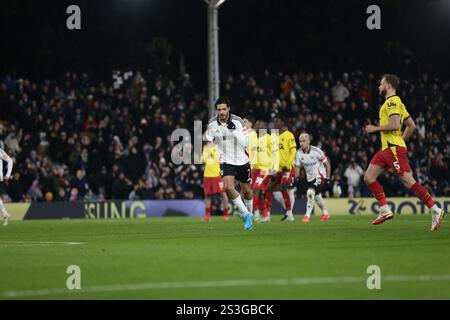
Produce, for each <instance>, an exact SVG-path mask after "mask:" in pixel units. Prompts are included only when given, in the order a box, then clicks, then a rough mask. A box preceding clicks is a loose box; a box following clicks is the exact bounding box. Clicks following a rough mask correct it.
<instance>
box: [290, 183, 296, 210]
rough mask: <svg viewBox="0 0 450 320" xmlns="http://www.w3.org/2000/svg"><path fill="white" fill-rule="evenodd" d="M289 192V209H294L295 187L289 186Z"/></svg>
mask: <svg viewBox="0 0 450 320" xmlns="http://www.w3.org/2000/svg"><path fill="white" fill-rule="evenodd" d="M288 193H289V199H290V200H291V209H292V211H294V205H295V187H290V188H289V189H288Z"/></svg>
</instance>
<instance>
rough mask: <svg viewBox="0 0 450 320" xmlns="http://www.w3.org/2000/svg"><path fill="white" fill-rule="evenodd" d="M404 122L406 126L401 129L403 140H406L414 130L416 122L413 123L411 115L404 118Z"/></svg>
mask: <svg viewBox="0 0 450 320" xmlns="http://www.w3.org/2000/svg"><path fill="white" fill-rule="evenodd" d="M404 124H405V126H406V128H405V130H404V131H403V140H405V141H408V140H409V138H410V137H411V135H412V134H413V132H414V130H416V124H415V123H414V120H413V119H412V118H411V117H409V118H408V119H406V120H405V121H404Z"/></svg>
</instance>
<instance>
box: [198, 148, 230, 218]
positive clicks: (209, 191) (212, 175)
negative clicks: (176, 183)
mask: <svg viewBox="0 0 450 320" xmlns="http://www.w3.org/2000/svg"><path fill="white" fill-rule="evenodd" d="M202 162H203V163H204V164H205V172H204V173H203V190H204V194H205V216H204V218H203V220H204V221H206V222H209V220H210V217H211V200H212V196H213V195H215V194H220V195H221V197H222V206H223V221H228V219H229V217H228V197H227V195H226V193H225V189H224V186H223V181H222V177H221V176H220V164H219V150H218V148H217V146H216V145H215V144H214V143H212V142H208V143H207V144H206V145H205V147H204V148H203V153H202Z"/></svg>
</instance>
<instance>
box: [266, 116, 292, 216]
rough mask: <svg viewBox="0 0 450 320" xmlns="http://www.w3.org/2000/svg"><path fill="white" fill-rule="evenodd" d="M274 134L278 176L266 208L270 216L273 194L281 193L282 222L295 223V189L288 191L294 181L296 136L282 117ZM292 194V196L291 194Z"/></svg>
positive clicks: (274, 155)
mask: <svg viewBox="0 0 450 320" xmlns="http://www.w3.org/2000/svg"><path fill="white" fill-rule="evenodd" d="M274 129H275V131H274V133H273V134H271V146H272V167H273V169H274V170H276V171H277V172H276V174H275V175H273V176H272V181H271V182H270V185H269V188H268V191H267V197H266V208H267V210H268V212H269V216H270V208H271V206H272V198H273V192H275V191H281V194H282V195H283V199H284V206H285V208H286V214H285V215H284V217H283V218H282V219H281V220H282V221H290V222H292V221H295V219H294V216H293V214H292V201H291V198H294V194H293V189H291V191H289V190H288V188H289V186H290V185H291V184H292V182H293V179H294V174H295V172H294V160H295V153H296V151H297V144H296V142H295V137H294V134H293V133H292V132H291V131H289V130H288V127H287V126H286V121H284V120H283V119H282V118H281V117H280V116H278V117H276V118H275V119H274ZM290 192H291V194H290Z"/></svg>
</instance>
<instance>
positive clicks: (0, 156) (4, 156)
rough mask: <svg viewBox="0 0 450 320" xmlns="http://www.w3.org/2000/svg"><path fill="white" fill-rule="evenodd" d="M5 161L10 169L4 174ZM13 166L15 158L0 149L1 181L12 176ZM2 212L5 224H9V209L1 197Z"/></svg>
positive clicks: (0, 209)
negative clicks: (7, 209)
mask: <svg viewBox="0 0 450 320" xmlns="http://www.w3.org/2000/svg"><path fill="white" fill-rule="evenodd" d="M3 161H6V163H7V164H8V169H7V170H6V175H5V176H3ZM12 168H13V160H12V159H11V157H10V156H8V154H7V153H6V152H5V151H4V150H3V149H0V181H1V182H8V180H9V178H10V177H11V172H12ZM0 212H1V213H2V215H3V225H4V226H7V225H8V221H9V219H10V218H11V216H10V214H9V213H8V211H6V208H5V205H4V204H3V201H2V199H1V198H0Z"/></svg>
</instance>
